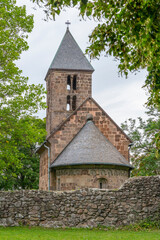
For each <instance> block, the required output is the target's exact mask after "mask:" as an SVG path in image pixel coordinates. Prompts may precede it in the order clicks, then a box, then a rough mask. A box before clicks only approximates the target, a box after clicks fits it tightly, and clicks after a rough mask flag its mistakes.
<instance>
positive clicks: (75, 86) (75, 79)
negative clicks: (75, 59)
mask: <svg viewBox="0 0 160 240" xmlns="http://www.w3.org/2000/svg"><path fill="white" fill-rule="evenodd" d="M76 89H77V76H76V75H74V76H73V90H76Z"/></svg>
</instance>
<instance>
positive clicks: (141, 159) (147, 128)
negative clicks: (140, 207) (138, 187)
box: [121, 108, 160, 176]
mask: <svg viewBox="0 0 160 240" xmlns="http://www.w3.org/2000/svg"><path fill="white" fill-rule="evenodd" d="M147 114H148V116H149V118H148V119H147V120H146V121H143V120H142V118H140V117H139V118H138V121H136V120H135V119H129V120H128V121H126V122H125V123H123V124H122V125H121V127H122V129H123V130H124V131H125V132H126V133H127V134H128V136H129V137H130V138H131V139H132V140H133V143H134V145H133V146H132V148H131V162H132V164H133V166H134V167H135V169H134V170H133V171H132V175H133V176H150V175H158V174H160V154H159V153H160V138H159V132H160V111H159V110H158V109H153V108H150V109H149V111H148V112H147ZM156 143H157V144H156Z"/></svg>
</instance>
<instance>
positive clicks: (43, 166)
mask: <svg viewBox="0 0 160 240" xmlns="http://www.w3.org/2000/svg"><path fill="white" fill-rule="evenodd" d="M39 189H40V190H47V189H48V151H47V149H45V150H44V151H43V152H42V153H41V155H40V169H39Z"/></svg>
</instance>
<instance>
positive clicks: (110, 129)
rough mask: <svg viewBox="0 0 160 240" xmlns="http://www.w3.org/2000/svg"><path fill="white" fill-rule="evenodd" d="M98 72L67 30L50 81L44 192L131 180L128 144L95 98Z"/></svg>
mask: <svg viewBox="0 0 160 240" xmlns="http://www.w3.org/2000/svg"><path fill="white" fill-rule="evenodd" d="M93 71H94V69H93V67H92V66H91V64H90V63H89V61H88V60H87V58H86V57H85V56H84V54H83V53H82V51H81V49H80V48H79V46H78V44H77V43H76V41H75V40H74V38H73V36H72V35H71V33H70V31H69V29H68V28H67V30H66V33H65V35H64V37H63V39H62V42H61V44H60V46H59V48H58V50H57V53H56V55H55V57H54V59H53V61H52V63H51V66H50V68H49V70H48V73H47V75H46V79H45V80H46V85H47V106H48V107H47V116H46V129H47V137H46V141H45V142H44V143H43V144H42V145H41V146H40V147H39V149H38V151H37V152H38V153H39V155H40V174H39V189H41V190H50V189H51V190H61V191H63V190H73V189H79V188H86V187H90V188H106V189H111V188H118V187H120V186H121V185H122V184H123V183H124V181H125V180H126V179H127V178H128V177H129V176H130V170H131V169H132V168H133V167H132V165H131V164H130V163H129V151H128V146H129V144H130V143H131V140H130V138H129V137H128V136H127V135H126V134H125V133H124V132H123V131H122V129H121V128H120V127H119V126H118V125H117V124H116V123H115V122H114V121H113V120H112V119H111V118H110V116H109V115H108V114H107V113H106V112H105V111H104V110H103V109H102V108H101V107H100V106H99V104H98V103H97V102H96V101H95V100H94V99H93V98H92V73H93Z"/></svg>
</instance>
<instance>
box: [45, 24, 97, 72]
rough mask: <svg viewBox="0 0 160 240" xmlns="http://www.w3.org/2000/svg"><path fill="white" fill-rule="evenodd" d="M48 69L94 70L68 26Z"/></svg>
mask: <svg viewBox="0 0 160 240" xmlns="http://www.w3.org/2000/svg"><path fill="white" fill-rule="evenodd" d="M50 69H58V70H85V71H92V72H93V71H94V68H93V67H92V65H91V64H90V62H89V61H88V60H87V58H86V57H85V55H84V54H83V52H82V50H81V49H80V47H79V46H78V44H77V43H76V41H75V39H74V38H73V36H72V34H71V33H70V31H69V29H68V28H67V30H66V33H65V35H64V37H63V39H62V42H61V44H60V46H59V48H58V50H57V53H56V55H55V57H54V59H53V61H52V63H51V65H50Z"/></svg>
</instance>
